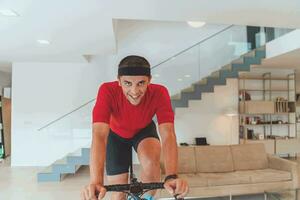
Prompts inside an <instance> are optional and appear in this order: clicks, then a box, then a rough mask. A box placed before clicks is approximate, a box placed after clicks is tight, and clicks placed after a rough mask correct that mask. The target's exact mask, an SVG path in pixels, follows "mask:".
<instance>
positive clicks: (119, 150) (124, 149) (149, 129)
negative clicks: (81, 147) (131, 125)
mask: <svg viewBox="0 0 300 200" xmlns="http://www.w3.org/2000/svg"><path fill="white" fill-rule="evenodd" d="M149 137H153V138H157V139H158V140H159V137H158V135H157V131H156V125H155V123H154V122H153V121H152V122H151V123H150V124H149V125H148V126H146V127H145V128H144V129H142V130H141V131H140V132H138V133H137V134H136V135H135V136H134V137H133V138H130V139H125V138H122V137H120V136H119V135H117V134H116V133H114V132H113V131H112V130H110V132H109V134H108V138H107V145H106V174H107V175H109V176H112V175H118V174H123V173H128V170H129V166H130V164H131V159H132V147H133V148H134V150H135V151H136V152H137V148H138V145H139V143H140V142H141V141H142V140H143V139H145V138H149Z"/></svg>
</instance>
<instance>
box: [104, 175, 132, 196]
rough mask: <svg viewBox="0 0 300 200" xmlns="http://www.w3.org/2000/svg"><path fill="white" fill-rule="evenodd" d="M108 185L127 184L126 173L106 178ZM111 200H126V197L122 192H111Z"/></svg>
mask: <svg viewBox="0 0 300 200" xmlns="http://www.w3.org/2000/svg"><path fill="white" fill-rule="evenodd" d="M107 180H108V184H109V185H114V184H127V183H128V173H124V174H118V175H113V176H107ZM110 199H111V200H126V195H125V194H124V193H123V192H112V193H111V198H110Z"/></svg>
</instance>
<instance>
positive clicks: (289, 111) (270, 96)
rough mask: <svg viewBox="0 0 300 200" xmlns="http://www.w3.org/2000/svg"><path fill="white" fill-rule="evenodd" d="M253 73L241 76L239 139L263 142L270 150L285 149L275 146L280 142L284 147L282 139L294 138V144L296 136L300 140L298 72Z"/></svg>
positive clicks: (273, 151) (279, 150)
mask: <svg viewBox="0 0 300 200" xmlns="http://www.w3.org/2000/svg"><path fill="white" fill-rule="evenodd" d="M250 73H251V72H250ZM250 73H249V74H247V73H245V74H243V75H242V76H240V77H239V80H238V83H239V84H238V90H239V127H240V128H239V130H240V134H239V135H240V143H257V142H261V143H264V144H265V146H266V149H267V151H268V153H273V154H276V153H283V152H282V149H285V148H281V149H279V148H278V149H276V144H277V142H278V147H281V146H280V145H281V144H284V145H286V141H284V143H283V142H281V141H282V139H284V140H291V142H293V144H294V143H295V141H294V140H297V141H298V138H297V122H296V85H295V80H296V78H295V73H290V74H287V75H286V76H285V77H280V76H272V73H271V72H267V73H262V74H261V75H260V76H258V75H257V74H256V75H251V74H250ZM251 83H252V84H251ZM252 97H254V98H252ZM249 98H251V99H250V100H249ZM276 99H277V101H276ZM277 130H279V132H280V134H279V135H277V134H278V133H277V132H276V131H277ZM249 137H250V138H249ZM292 146H296V145H292ZM299 151H300V143H299ZM286 153H291V151H288V152H286Z"/></svg>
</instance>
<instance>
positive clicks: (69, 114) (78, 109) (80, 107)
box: [38, 98, 96, 131]
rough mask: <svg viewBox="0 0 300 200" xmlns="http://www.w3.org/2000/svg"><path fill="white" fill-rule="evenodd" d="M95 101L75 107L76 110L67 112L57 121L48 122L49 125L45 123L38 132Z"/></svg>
mask: <svg viewBox="0 0 300 200" xmlns="http://www.w3.org/2000/svg"><path fill="white" fill-rule="evenodd" d="M95 99H96V98H94V99H92V100H90V101H88V102H86V103H84V104H82V105H81V106H79V107H77V108H76V109H74V110H72V111H70V112H68V113H66V114H64V115H62V116H61V117H59V118H57V119H55V120H53V121H51V122H49V123H47V124H46V125H44V126H42V127H41V128H39V129H38V131H41V130H42V129H44V128H47V127H48V126H50V125H51V124H54V123H55V122H57V121H59V120H61V119H63V118H65V117H66V116H68V115H70V114H72V113H73V112H76V111H77V110H79V109H81V108H83V107H85V106H86V105H88V104H89V103H91V102H93V101H95Z"/></svg>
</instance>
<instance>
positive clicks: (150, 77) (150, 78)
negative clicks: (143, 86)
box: [149, 75, 152, 83]
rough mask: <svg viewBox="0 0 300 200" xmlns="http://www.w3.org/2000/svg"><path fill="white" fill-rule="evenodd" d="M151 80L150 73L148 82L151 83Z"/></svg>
mask: <svg viewBox="0 0 300 200" xmlns="http://www.w3.org/2000/svg"><path fill="white" fill-rule="evenodd" d="M151 80H152V76H151V75H150V76H149V83H151Z"/></svg>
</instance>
